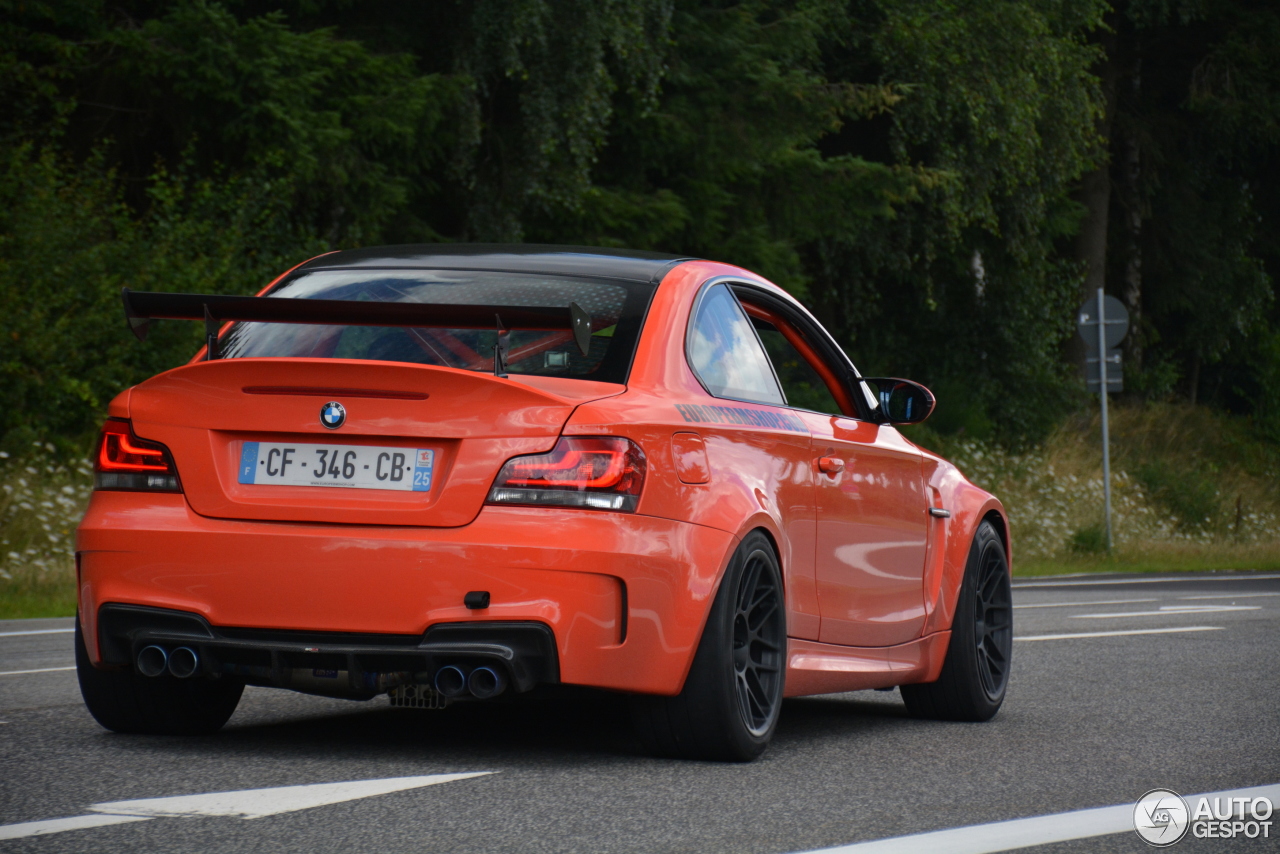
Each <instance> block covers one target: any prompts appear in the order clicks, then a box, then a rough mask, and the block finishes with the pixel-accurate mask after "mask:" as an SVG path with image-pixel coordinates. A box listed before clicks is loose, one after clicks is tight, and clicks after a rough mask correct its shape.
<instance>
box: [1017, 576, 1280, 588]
mask: <svg viewBox="0 0 1280 854" xmlns="http://www.w3.org/2000/svg"><path fill="white" fill-rule="evenodd" d="M1276 578H1280V574H1276V573H1266V574H1260V575H1201V576H1197V577H1191V578H1178V577H1177V576H1174V577H1172V578H1170V577H1167V576H1162V577H1160V578H1103V579H1096V580H1093V581H1090V580H1089V579H1088V576H1080V580H1078V581H1024V582H1022V583H1017V582H1015V583H1014V585H1013V589H1014V590H1026V589H1027V588H1029V587H1093V586H1094V585H1102V584H1161V583H1164V582H1169V581H1265V580H1269V579H1276Z"/></svg>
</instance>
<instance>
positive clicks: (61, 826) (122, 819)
mask: <svg viewBox="0 0 1280 854" xmlns="http://www.w3.org/2000/svg"><path fill="white" fill-rule="evenodd" d="M131 821H151V819H150V818H149V817H147V816H144V815H78V816H75V817H73V818H51V819H47V820H46V821H24V822H23V823H22V824H5V825H0V839H22V838H23V837H25V836H44V835H45V834H46V833H62V832H63V831H66V830H84V829H86V828H89V827H102V826H103V825H108V824H128V823H129V822H131Z"/></svg>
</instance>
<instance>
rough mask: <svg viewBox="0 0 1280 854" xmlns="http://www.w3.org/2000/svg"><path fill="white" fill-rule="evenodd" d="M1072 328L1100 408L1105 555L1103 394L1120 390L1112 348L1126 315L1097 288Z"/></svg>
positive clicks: (1107, 470)
mask: <svg viewBox="0 0 1280 854" xmlns="http://www.w3.org/2000/svg"><path fill="white" fill-rule="evenodd" d="M1076 328H1077V329H1078V330H1079V332H1080V337H1081V338H1083V339H1084V341H1085V343H1086V344H1087V345H1088V348H1089V349H1090V350H1092V351H1093V353H1094V355H1092V356H1088V357H1087V358H1086V361H1085V381H1086V383H1087V384H1088V386H1089V388H1090V390H1092V389H1093V388H1095V387H1096V388H1097V389H1098V400H1099V402H1100V403H1101V405H1102V495H1103V505H1104V514H1105V520H1106V545H1107V551H1111V434H1110V429H1109V426H1108V424H1107V394H1108V393H1109V392H1113V391H1123V390H1124V380H1123V375H1122V374H1121V372H1120V371H1121V365H1120V351H1119V350H1117V349H1115V348H1116V346H1117V345H1118V344H1119V343H1120V342H1121V341H1123V340H1124V336H1125V335H1126V334H1127V333H1128V332H1129V312H1128V311H1126V310H1125V307H1124V304H1123V303H1121V302H1120V300H1118V299H1116V298H1115V297H1109V296H1107V295H1106V294H1104V293H1103V292H1102V288H1098V293H1097V295H1096V296H1095V297H1094V298H1093V299H1091V300H1089V301H1088V302H1086V303H1085V304H1084V305H1082V306H1081V307H1080V312H1079V322H1078V324H1077V327H1076ZM1095 366H1096V370H1095Z"/></svg>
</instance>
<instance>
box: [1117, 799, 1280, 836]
mask: <svg viewBox="0 0 1280 854" xmlns="http://www.w3.org/2000/svg"><path fill="white" fill-rule="evenodd" d="M1194 800H1195V802H1196V805H1195V809H1192V808H1191V807H1190V806H1189V805H1188V804H1187V801H1186V799H1185V798H1183V797H1182V796H1181V795H1179V794H1178V793H1177V792H1174V791H1171V790H1169V789H1152V790H1151V791H1149V792H1147V793H1146V794H1145V795H1143V796H1142V797H1141V798H1139V799H1138V802H1137V803H1136V804H1134V807H1133V829H1134V830H1136V831H1138V836H1140V837H1142V841H1143V842H1146V843H1147V844H1149V845H1153V846H1155V847H1157V848H1167V847H1169V846H1170V845H1173V844H1175V843H1177V842H1179V841H1181V840H1182V838H1183V837H1185V836H1186V835H1187V832H1188V831H1190V833H1191V835H1192V836H1194V837H1195V838H1197V839H1238V838H1239V837H1242V836H1243V837H1245V838H1247V839H1270V838H1271V813H1272V812H1273V811H1274V810H1273V805H1272V803H1271V799H1270V798H1262V797H1259V798H1224V797H1197V798H1195V799H1194Z"/></svg>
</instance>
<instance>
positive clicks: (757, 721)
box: [632, 531, 787, 762]
mask: <svg viewBox="0 0 1280 854" xmlns="http://www.w3.org/2000/svg"><path fill="white" fill-rule="evenodd" d="M786 658H787V617H786V599H785V595H784V591H783V587H782V572H781V571H780V569H779V567H778V558H777V555H776V554H775V553H774V550H773V544H772V542H770V540H769V538H768V537H766V536H765V535H764V534H763V533H761V532H759V531H755V532H752V533H751V534H748V535H747V536H746V537H744V538H743V540H742V543H741V544H739V546H738V549H737V551H735V552H734V556H733V559H732V560H731V561H730V562H729V566H728V568H727V569H726V570H725V573H724V577H723V578H722V579H721V581H720V589H719V590H718V591H717V592H716V598H715V601H714V602H713V603H712V605H711V611H710V613H709V614H708V615H707V623H706V626H705V627H704V628H703V630H702V640H701V641H700V642H699V644H698V649H697V652H696V653H695V654H694V658H693V665H692V666H691V667H690V668H689V675H688V676H687V677H686V678H685V683H684V689H683V690H681V692H680V693H679V694H677V695H676V696H674V697H654V696H636V697H634V698H633V702H632V718H633V720H634V722H635V725H636V732H637V734H638V735H639V736H640V739H641V741H643V742H644V744H645V746H646V747H647V748H648V749H649V751H650V752H651V753H654V754H657V755H658V756H669V757H673V758H683V759H713V760H719V761H724V762H749V761H751V760H753V759H755V758H757V757H758V756H760V754H762V753H764V750H765V748H766V747H768V746H769V740H770V739H771V738H773V731H774V730H775V729H776V728H777V725H778V715H779V713H780V712H781V710H782V692H783V687H784V681H785V678H786Z"/></svg>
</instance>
